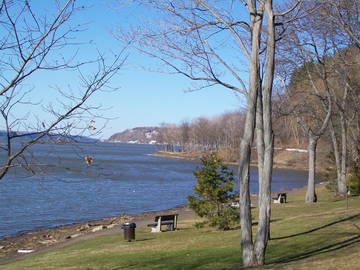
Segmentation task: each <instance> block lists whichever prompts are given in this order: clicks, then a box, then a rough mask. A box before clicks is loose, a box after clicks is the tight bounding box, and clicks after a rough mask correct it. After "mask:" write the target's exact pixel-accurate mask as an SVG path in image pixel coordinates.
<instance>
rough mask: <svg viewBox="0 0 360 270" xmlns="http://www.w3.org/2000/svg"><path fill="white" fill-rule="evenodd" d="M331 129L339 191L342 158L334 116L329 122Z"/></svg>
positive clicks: (337, 189) (337, 188)
mask: <svg viewBox="0 0 360 270" xmlns="http://www.w3.org/2000/svg"><path fill="white" fill-rule="evenodd" d="M329 130H330V137H331V141H332V144H333V150H334V158H335V168H336V192H338V191H339V181H340V178H341V160H340V150H339V143H338V140H337V138H336V134H335V128H334V124H333V120H332V118H331V119H330V122H329Z"/></svg>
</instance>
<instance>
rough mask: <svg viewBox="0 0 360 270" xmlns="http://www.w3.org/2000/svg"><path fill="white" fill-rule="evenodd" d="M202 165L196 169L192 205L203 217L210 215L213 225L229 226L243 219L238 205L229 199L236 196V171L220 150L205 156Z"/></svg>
mask: <svg viewBox="0 0 360 270" xmlns="http://www.w3.org/2000/svg"><path fill="white" fill-rule="evenodd" d="M201 163H202V167H201V168H199V169H197V170H196V171H194V175H195V177H196V179H197V184H196V185H195V187H194V191H195V194H196V196H189V197H188V203H189V207H190V208H191V209H193V210H194V211H195V213H196V214H197V215H199V216H200V217H205V218H207V222H208V223H209V225H210V226H213V227H217V228H218V229H223V230H227V229H230V226H231V225H233V224H234V223H236V222H238V221H239V211H238V209H233V208H231V207H230V206H229V203H230V202H231V201H233V200H234V198H235V194H234V191H233V190H234V185H235V181H234V176H233V172H232V171H231V170H230V169H229V168H228V167H227V166H225V165H224V164H223V162H222V160H221V159H220V158H219V157H218V155H217V154H216V153H211V154H209V155H207V156H204V157H203V158H202V159H201Z"/></svg>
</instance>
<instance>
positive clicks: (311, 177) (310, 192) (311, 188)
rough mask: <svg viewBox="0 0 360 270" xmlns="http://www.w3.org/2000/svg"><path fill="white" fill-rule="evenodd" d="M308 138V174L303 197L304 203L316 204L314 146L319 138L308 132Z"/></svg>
mask: <svg viewBox="0 0 360 270" xmlns="http://www.w3.org/2000/svg"><path fill="white" fill-rule="evenodd" d="M308 136H309V145H308V155H309V174H308V186H307V191H306V196H305V202H306V203H313V202H316V200H315V198H316V193H315V172H316V146H317V141H318V139H319V137H318V136H316V135H314V134H313V133H312V132H311V131H309V134H308Z"/></svg>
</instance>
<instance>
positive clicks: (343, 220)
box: [271, 214, 360, 240]
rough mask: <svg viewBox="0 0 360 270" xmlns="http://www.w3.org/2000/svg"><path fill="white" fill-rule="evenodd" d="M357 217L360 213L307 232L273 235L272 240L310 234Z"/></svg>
mask: <svg viewBox="0 0 360 270" xmlns="http://www.w3.org/2000/svg"><path fill="white" fill-rule="evenodd" d="M356 218H360V214H357V215H353V216H350V217H347V218H343V219H340V220H337V221H333V222H330V223H328V224H325V225H322V226H320V227H316V228H314V229H311V230H308V231H305V232H300V233H295V234H291V235H286V236H280V237H272V238H271V240H281V239H286V238H291V237H295V236H300V235H304V234H309V233H312V232H316V231H318V230H321V229H325V228H327V227H330V226H332V225H335V224H339V223H342V222H346V221H349V220H353V219H356Z"/></svg>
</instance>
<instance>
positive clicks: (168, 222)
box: [147, 214, 179, 232]
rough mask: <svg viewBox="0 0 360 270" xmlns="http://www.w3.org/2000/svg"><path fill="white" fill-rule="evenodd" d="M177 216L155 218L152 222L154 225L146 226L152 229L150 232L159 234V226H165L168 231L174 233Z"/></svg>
mask: <svg viewBox="0 0 360 270" xmlns="http://www.w3.org/2000/svg"><path fill="white" fill-rule="evenodd" d="M178 216H179V215H178V214H174V215H162V216H156V217H155V220H154V221H155V222H156V223H152V224H148V225H147V226H148V227H152V228H151V232H161V231H162V230H161V228H162V227H161V226H167V230H168V231H175V230H176V228H177V220H178Z"/></svg>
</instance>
